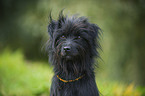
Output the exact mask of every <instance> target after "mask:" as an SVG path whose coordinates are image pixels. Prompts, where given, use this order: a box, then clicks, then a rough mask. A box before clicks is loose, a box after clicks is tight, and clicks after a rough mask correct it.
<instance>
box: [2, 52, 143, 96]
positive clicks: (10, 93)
mask: <svg viewBox="0 0 145 96" xmlns="http://www.w3.org/2000/svg"><path fill="white" fill-rule="evenodd" d="M52 76H53V71H52V67H50V66H49V65H48V64H47V63H45V62H34V61H33V62H32V61H31V62H30V61H27V60H26V59H25V58H24V56H23V54H22V52H21V51H20V50H18V51H15V52H11V51H9V50H5V51H4V52H2V53H1V54H0V96H49V89H50V85H51V78H52ZM97 78H99V77H97ZM97 83H98V87H99V90H100V92H101V93H102V94H103V95H104V96H142V94H143V93H145V88H144V87H142V88H141V87H140V88H138V87H136V86H135V84H133V83H131V84H125V83H121V82H117V81H115V82H114V81H109V80H107V79H106V78H99V79H97Z"/></svg>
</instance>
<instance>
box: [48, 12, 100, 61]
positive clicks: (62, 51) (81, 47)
mask: <svg viewBox="0 0 145 96" xmlns="http://www.w3.org/2000/svg"><path fill="white" fill-rule="evenodd" d="M98 30H99V27H98V26H96V25H95V24H91V23H89V22H88V20H87V19H86V18H84V17H79V18H77V17H75V16H73V17H71V18H68V17H64V16H63V15H62V14H60V16H59V19H58V20H57V21H55V20H52V19H51V22H50V24H49V26H48V31H49V34H50V45H49V47H50V49H51V51H52V52H51V53H52V54H53V55H54V56H56V57H58V58H61V59H65V60H76V59H81V58H85V56H86V55H88V56H89V57H93V56H95V55H97V51H96V47H97V46H98V45H97V44H96V39H97V37H98Z"/></svg>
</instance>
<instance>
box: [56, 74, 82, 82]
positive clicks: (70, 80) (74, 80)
mask: <svg viewBox="0 0 145 96" xmlns="http://www.w3.org/2000/svg"><path fill="white" fill-rule="evenodd" d="M56 76H57V78H58V79H59V80H60V81H62V82H64V83H68V82H74V81H77V80H79V79H81V78H83V77H84V76H85V74H84V75H82V76H80V77H78V78H76V79H74V80H64V79H62V78H60V77H59V76H58V75H56Z"/></svg>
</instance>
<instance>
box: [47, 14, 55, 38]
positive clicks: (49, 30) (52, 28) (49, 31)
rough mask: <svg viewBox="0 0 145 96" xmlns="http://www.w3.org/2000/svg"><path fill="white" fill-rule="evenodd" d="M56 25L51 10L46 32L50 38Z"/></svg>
mask: <svg viewBox="0 0 145 96" xmlns="http://www.w3.org/2000/svg"><path fill="white" fill-rule="evenodd" d="M55 27H56V21H54V20H53V19H52V16H51V12H50V14H49V25H48V33H49V35H50V37H51V38H53V33H54V29H55Z"/></svg>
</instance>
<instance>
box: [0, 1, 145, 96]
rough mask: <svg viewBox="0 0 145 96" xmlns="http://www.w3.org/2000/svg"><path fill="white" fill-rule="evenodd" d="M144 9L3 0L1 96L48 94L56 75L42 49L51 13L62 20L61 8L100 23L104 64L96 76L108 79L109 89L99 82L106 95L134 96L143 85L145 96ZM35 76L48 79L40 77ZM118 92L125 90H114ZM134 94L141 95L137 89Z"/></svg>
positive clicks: (140, 4)
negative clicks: (129, 95)
mask: <svg viewBox="0 0 145 96" xmlns="http://www.w3.org/2000/svg"><path fill="white" fill-rule="evenodd" d="M144 5H145V1H144V0H71V1H70V0H61V1H60V0H1V1H0V55H1V57H0V86H1V87H0V88H1V89H0V90H1V92H0V93H1V94H4V95H7V94H16V95H17V94H18V95H19V94H25V93H26V94H31V95H32V94H33V95H34V94H35V95H36V94H41V93H42V94H49V92H48V90H47V89H49V86H47V84H48V85H49V84H50V78H48V77H49V76H50V77H51V76H52V73H51V74H49V73H50V69H49V66H46V64H47V63H45V62H47V61H48V56H47V52H46V51H44V50H43V45H45V42H47V40H48V39H49V37H48V34H47V25H48V22H49V21H48V14H49V12H50V10H52V16H53V18H54V19H57V17H58V14H59V12H60V10H62V9H63V8H65V10H64V14H68V15H69V16H70V15H72V14H76V13H77V14H79V15H80V16H86V17H88V18H89V20H90V22H92V23H95V24H98V26H99V27H100V28H101V29H102V30H103V33H102V36H101V39H100V43H101V46H102V50H103V52H102V51H100V55H101V58H102V60H100V59H99V68H97V72H96V73H97V76H96V77H98V78H107V80H106V79H105V81H104V82H105V84H106V85H107V84H109V85H107V86H106V88H104V86H105V85H104V83H102V79H101V80H99V81H98V83H99V82H101V83H100V84H99V87H100V86H102V85H103V87H102V88H101V92H102V93H104V94H126V92H127V94H128V92H131V94H133V93H132V92H133V91H134V90H137V89H138V88H137V89H136V86H138V85H139V86H140V87H139V89H138V90H140V91H139V92H141V93H139V94H145V91H144V90H145V89H144V86H145V59H144V58H145V38H144V36H145V27H144V22H145V18H144V17H145V6H144ZM6 48H9V49H10V50H11V51H12V52H9V51H8V50H7V51H5V52H3V51H4V50H5V49H6ZM19 49H20V50H22V52H23V54H24V56H23V54H21V52H20V51H16V50H19ZM44 49H45V48H44ZM13 51H14V52H15V51H16V52H15V53H13ZM11 54H12V55H11ZM10 57H14V58H10ZM24 58H25V59H24ZM33 60H34V61H36V62H34V61H33ZM29 61H33V62H29ZM5 63H6V64H5ZM43 66H45V67H44V68H43ZM39 67H40V68H39ZM35 68H36V69H35ZM45 69H46V70H45ZM32 70H33V71H34V72H32ZM20 73H21V74H20ZM33 73H36V74H37V73H38V74H39V73H43V74H45V75H44V77H43V75H40V74H39V75H38V76H36V74H35V75H34V74H33ZM46 74H48V75H46ZM13 75H14V76H15V78H14V77H13ZM3 76H5V77H3ZM31 77H32V78H31ZM24 78H26V80H25V79H24ZM44 78H45V79H44ZM110 80H111V82H110ZM34 81H35V82H34ZM13 82H16V83H13ZM46 82H47V83H46ZM106 82H107V83H106ZM108 82H109V83H108ZM114 82H125V84H123V86H122V83H119V84H118V83H117V84H116V83H114ZM34 83H35V84H34ZM44 83H45V84H44ZM115 84H116V85H115ZM34 86H35V87H34ZM113 86H117V87H115V88H114V87H113ZM132 86H133V87H132ZM33 87H34V88H33ZM38 87H40V89H39V88H38ZM23 88H24V89H23ZM113 88H114V89H113ZM116 88H117V89H116ZM134 88H135V89H134ZM115 89H116V90H118V91H119V90H122V91H119V92H118V91H117V92H116V91H113V90H115ZM123 89H126V91H125V90H123ZM127 90H132V91H127ZM110 91H111V92H113V93H110ZM114 92H115V93H114ZM134 94H138V91H137V93H136V91H135V93H134ZM111 96H112V95H111ZM116 96H120V95H116ZM136 96H137V95H136Z"/></svg>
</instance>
